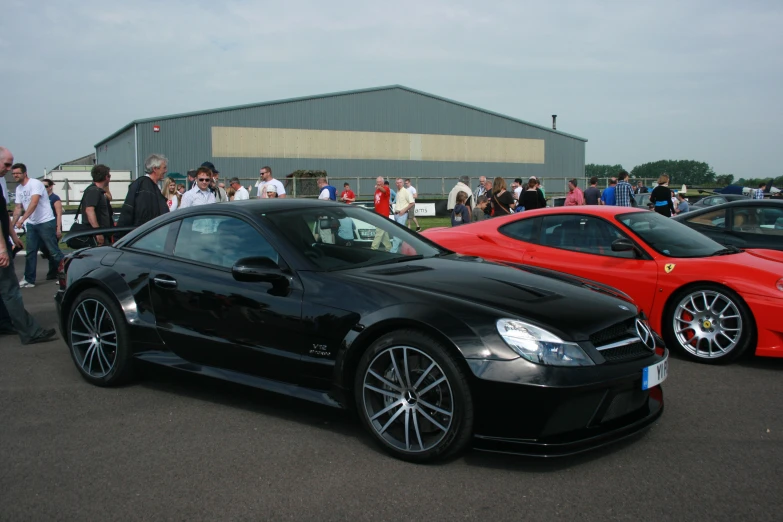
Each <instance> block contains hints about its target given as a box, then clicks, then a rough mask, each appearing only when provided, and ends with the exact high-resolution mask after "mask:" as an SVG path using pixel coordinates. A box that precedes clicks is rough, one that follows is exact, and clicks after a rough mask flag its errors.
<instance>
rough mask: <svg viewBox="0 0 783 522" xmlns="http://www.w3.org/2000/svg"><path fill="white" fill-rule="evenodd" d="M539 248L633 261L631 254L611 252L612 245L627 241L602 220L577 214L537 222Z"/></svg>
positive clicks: (620, 233)
mask: <svg viewBox="0 0 783 522" xmlns="http://www.w3.org/2000/svg"><path fill="white" fill-rule="evenodd" d="M540 238H541V239H540V240H541V244H543V245H546V246H551V247H554V248H563V249H565V250H572V251H575V252H583V253H585V254H596V255H602V256H610V257H622V258H629V259H630V258H633V257H634V256H635V255H636V254H635V253H634V252H633V251H628V250H627V251H624V252H614V251H613V250H612V242H614V241H616V240H618V239H628V236H626V235H625V234H623V233H622V232H621V231H620V230H619V229H618V228H617V227H615V226H614V225H612V224H610V223H607V222H606V221H604V220H603V219H600V218H597V217H593V216H584V215H579V214H567V215H559V216H546V217H544V218H542V222H541V234H540Z"/></svg>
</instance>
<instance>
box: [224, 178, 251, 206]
mask: <svg viewBox="0 0 783 522" xmlns="http://www.w3.org/2000/svg"><path fill="white" fill-rule="evenodd" d="M228 185H229V186H230V187H231V188H232V189H234V200H233V201H242V200H244V199H250V193H249V192H248V191H247V189H246V188H245V187H243V186H242V184H241V183H240V182H239V178H231V181H229V183H228Z"/></svg>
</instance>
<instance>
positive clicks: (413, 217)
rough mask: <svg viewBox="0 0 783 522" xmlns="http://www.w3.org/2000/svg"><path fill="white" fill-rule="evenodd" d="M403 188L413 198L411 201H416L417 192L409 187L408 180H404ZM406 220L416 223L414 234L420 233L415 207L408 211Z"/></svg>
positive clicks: (409, 182)
mask: <svg viewBox="0 0 783 522" xmlns="http://www.w3.org/2000/svg"><path fill="white" fill-rule="evenodd" d="M405 188H406V189H407V190H408V192H409V193H410V195H411V197H412V198H413V201H416V196H417V195H418V191H417V190H416V187H414V186H413V185H411V179H410V178H405ZM408 219H409V220H413V222H414V223H416V232H421V227H420V226H419V220H418V219H416V205H413V206H412V207H411V209H410V210H409V211H408Z"/></svg>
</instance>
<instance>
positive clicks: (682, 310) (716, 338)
mask: <svg viewBox="0 0 783 522" xmlns="http://www.w3.org/2000/svg"><path fill="white" fill-rule="evenodd" d="M672 328H673V331H674V335H675V336H676V338H677V342H678V343H679V344H680V346H682V347H683V348H684V349H685V350H687V351H688V352H689V353H690V354H692V355H694V356H696V357H700V358H704V359H717V358H720V357H723V356H725V355H727V354H728V353H729V352H731V351H732V350H733V349H734V348H735V347H736V346H737V344H738V343H739V342H740V340H741V339H742V333H743V324H742V316H741V315H740V310H739V307H738V306H737V304H736V303H735V302H734V300H733V299H731V298H730V297H728V296H726V295H725V294H723V293H721V292H718V291H714V290H699V291H698V292H693V293H690V294H688V295H686V296H685V297H684V298H683V299H682V300H681V301H680V302H679V303H678V304H677V307H676V308H675V310H674V317H673V324H672Z"/></svg>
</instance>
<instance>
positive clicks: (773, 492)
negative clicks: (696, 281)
mask: <svg viewBox="0 0 783 522" xmlns="http://www.w3.org/2000/svg"><path fill="white" fill-rule="evenodd" d="M23 263H24V258H22V257H17V259H16V270H17V273H19V274H21V271H22V265H23ZM44 270H45V265H44V263H42V262H39V271H38V276H39V283H41V284H38V285H37V286H36V287H35V288H33V289H23V290H22V292H23V296H24V300H25V304H26V306H27V309H28V310H29V311H30V312H31V313H32V314H33V315H34V316H35V317H36V318H37V319H38V320H39V321H40V322H41V323H42V324H43V325H45V326H54V325H55V324H56V312H55V306H54V301H53V300H52V296H53V295H54V292H55V285H54V284H52V282H47V283H45V284H43V277H44ZM58 335H59V333H58ZM0 347H1V348H0V520H23V521H36V522H37V521H45V520H101V521H104V520H156V521H157V520H188V521H191V520H275V521H277V520H317V521H328V520H351V521H359V520H373V521H379V520H422V521H435V520H465V519H467V520H471V519H473V520H486V521H496V520H553V519H562V520H632V521H640V520H655V521H661V520H710V521H717V520H732V521H736V520H754V521H762V520H775V521H779V520H781V519H783V408H782V406H783V360H773V359H761V358H751V359H749V360H747V361H743V362H741V363H739V364H734V365H732V366H723V367H709V366H705V365H699V364H694V363H690V362H687V361H684V360H682V359H678V358H676V357H674V358H673V359H672V360H671V362H670V375H669V379H668V380H667V381H666V382H665V383H664V394H665V401H666V406H665V411H664V414H663V417H662V418H661V419H660V420H659V421H658V422H657V423H656V424H655V425H654V426H653V427H652V428H651V429H649V430H648V431H646V432H644V433H643V434H642V435H640V436H637V437H634V438H632V439H630V440H627V441H623V442H621V443H618V444H616V445H614V446H612V447H610V448H606V449H601V450H598V451H594V452H591V453H588V454H584V455H582V456H578V457H575V458H565V459H554V460H540V459H530V458H521V457H513V456H507V455H493V454H487V453H481V452H476V451H469V452H467V453H466V454H464V455H462V456H460V457H459V458H456V459H454V460H451V461H449V462H445V463H441V464H437V465H414V464H408V463H404V462H400V461H397V460H395V459H393V458H391V457H389V456H387V455H386V454H385V453H383V451H381V450H380V449H379V448H378V447H377V446H376V445H375V443H374V442H373V441H372V439H371V438H370V436H369V435H368V434H366V433H365V432H364V431H363V430H362V428H361V426H360V425H359V423H358V421H357V420H355V419H354V418H353V417H352V416H351V415H350V414H347V413H343V412H339V411H334V410H331V409H328V408H326V407H321V406H316V405H312V404H309V403H305V402H300V401H297V400H293V399H288V398H285V397H279V396H276V395H273V394H270V393H265V392H259V391H256V390H252V389H247V388H242V387H240V386H235V385H231V384H227V383H223V382H219V381H214V380H210V379H206V378H201V377H197V376H190V375H179V374H175V373H173V372H171V371H168V370H154V371H147V372H145V374H144V376H143V378H142V379H141V380H140V381H139V382H137V383H135V384H132V385H128V386H125V387H122V388H114V389H102V388H97V387H94V386H91V385H89V384H87V383H86V382H85V381H83V380H82V378H81V377H80V376H79V374H78V372H77V370H76V368H75V367H74V365H73V363H72V361H71V358H70V356H69V353H68V349H67V347H66V344H65V343H64V342H63V340H62V339H58V340H57V341H54V342H50V343H47V344H39V345H33V346H28V347H24V346H22V345H21V344H20V343H19V340H18V338H17V337H9V336H3V337H0ZM524 414H525V413H524V411H518V412H509V415H524Z"/></svg>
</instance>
